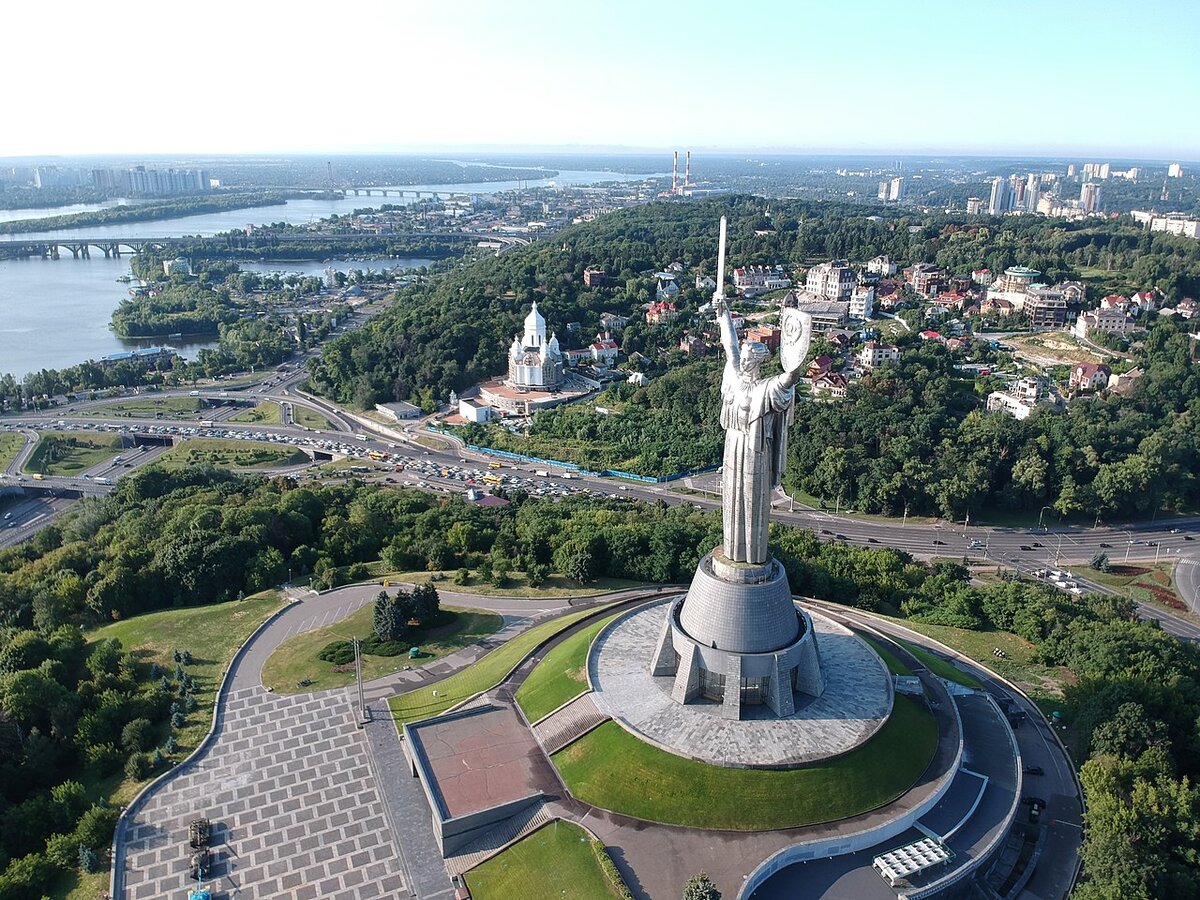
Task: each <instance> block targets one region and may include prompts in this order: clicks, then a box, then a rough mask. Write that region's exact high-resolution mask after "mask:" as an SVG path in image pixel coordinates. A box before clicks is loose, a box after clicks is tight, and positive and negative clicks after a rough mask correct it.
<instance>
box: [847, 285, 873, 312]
mask: <svg viewBox="0 0 1200 900" xmlns="http://www.w3.org/2000/svg"><path fill="white" fill-rule="evenodd" d="M874 313H875V287H874V285H870V284H859V285H855V286H854V290H853V291H851V293H850V318H852V319H869V318H871V316H872V315H874Z"/></svg>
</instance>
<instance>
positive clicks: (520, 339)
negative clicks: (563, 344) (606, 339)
mask: <svg viewBox="0 0 1200 900" xmlns="http://www.w3.org/2000/svg"><path fill="white" fill-rule="evenodd" d="M563 378H564V375H563V354H562V350H561V349H559V346H558V336H557V335H556V334H553V333H552V334H551V335H550V340H546V320H545V319H544V318H543V317H542V314H541V313H540V312H538V308H537V303H536V302H535V303H534V304H533V308H532V309H531V310H530V311H529V315H527V316H526V317H525V333H524V334H519V335H517V336H515V337H514V338H513V342H512V346H511V347H510V348H509V350H508V378H507V379H506V380H505V384H506V385H508V387H510V388H512V389H513V390H516V391H557V390H558V389H559V388H561V387H562V384H563Z"/></svg>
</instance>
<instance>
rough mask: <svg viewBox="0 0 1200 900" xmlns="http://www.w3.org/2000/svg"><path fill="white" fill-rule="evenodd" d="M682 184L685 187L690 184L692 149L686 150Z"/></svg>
mask: <svg viewBox="0 0 1200 900" xmlns="http://www.w3.org/2000/svg"><path fill="white" fill-rule="evenodd" d="M683 186H684V187H685V188H687V187H691V186H692V151H691V150H689V151H688V152H687V157H686V158H685V159H684V163H683Z"/></svg>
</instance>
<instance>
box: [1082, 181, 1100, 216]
mask: <svg viewBox="0 0 1200 900" xmlns="http://www.w3.org/2000/svg"><path fill="white" fill-rule="evenodd" d="M1079 207H1080V208H1081V209H1082V210H1083V211H1084V212H1087V213H1094V212H1098V211H1099V210H1100V185H1098V184H1096V182H1094V181H1085V182H1084V183H1083V184H1082V185H1080V187H1079Z"/></svg>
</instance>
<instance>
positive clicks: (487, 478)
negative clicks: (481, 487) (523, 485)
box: [483, 475, 503, 484]
mask: <svg viewBox="0 0 1200 900" xmlns="http://www.w3.org/2000/svg"><path fill="white" fill-rule="evenodd" d="M483 482H484V484H502V483H503V482H502V481H501V480H500V477H499V476H498V475H484V476H483Z"/></svg>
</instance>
